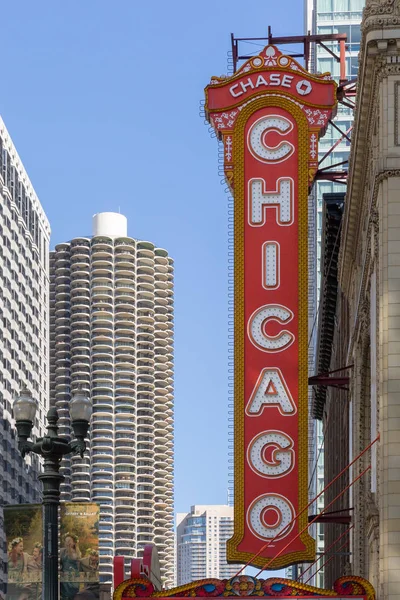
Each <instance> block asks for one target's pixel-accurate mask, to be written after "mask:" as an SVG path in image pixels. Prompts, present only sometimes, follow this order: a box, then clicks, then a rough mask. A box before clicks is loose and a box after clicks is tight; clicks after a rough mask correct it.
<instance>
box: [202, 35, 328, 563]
mask: <svg viewBox="0 0 400 600" xmlns="http://www.w3.org/2000/svg"><path fill="white" fill-rule="evenodd" d="M205 92H206V106H205V108H206V114H207V118H208V120H209V121H210V123H211V125H212V126H213V127H214V129H215V131H216V132H217V133H218V135H219V137H220V139H221V140H222V141H223V144H224V168H225V175H226V179H227V181H228V184H229V186H230V188H231V190H232V192H233V195H234V215H235V216H234V246H235V267H234V275H235V309H234V317H235V356H234V359H235V360H234V363H235V519H234V522H235V529H234V535H233V537H232V538H231V539H230V540H229V541H228V547H227V549H228V560H230V561H232V562H247V561H249V560H250V561H251V564H253V565H254V566H258V567H263V566H264V565H265V564H266V562H268V560H271V559H273V558H274V557H276V558H275V559H274V560H273V562H272V563H271V564H270V565H269V568H271V569H272V568H280V567H283V566H286V565H289V564H292V563H294V562H300V561H306V560H313V559H314V554H315V542H314V540H313V539H312V538H311V537H310V535H309V534H308V531H307V518H308V515H307V511H306V510H304V512H303V513H302V514H301V515H300V516H299V518H298V519H296V518H295V517H296V515H297V514H298V513H300V512H301V511H302V510H303V509H304V508H305V507H306V505H307V502H308V496H307V487H308V473H307V471H308V469H307V462H308V461H307V454H308V453H307V444H308V436H307V414H308V409H307V404H308V388H307V385H308V382H307V379H308V274H307V263H308V246H307V238H308V233H307V223H308V214H307V205H308V189H309V186H310V184H311V183H312V181H313V178H314V175H315V173H316V170H317V168H318V138H319V137H320V135H321V133H323V132H324V130H325V128H326V126H327V124H328V120H329V118H330V117H331V115H332V111H333V110H334V107H335V104H336V86H335V83H334V82H333V81H332V80H331V79H330V77H329V75H310V74H309V73H307V72H306V71H304V70H303V68H302V67H301V66H300V65H299V64H298V63H297V62H296V61H295V60H294V59H293V58H291V57H289V56H284V55H282V54H281V53H280V52H279V51H278V50H277V48H275V47H274V46H267V47H266V48H265V49H264V50H263V51H262V52H261V54H260V55H259V56H256V57H253V58H252V59H251V60H249V61H248V62H246V63H245V64H244V65H242V66H241V68H240V69H239V70H238V71H237V72H236V73H235V74H234V75H233V76H232V77H229V78H216V77H213V78H212V80H211V83H210V85H208V86H207V88H206V90H205ZM254 555H257V556H254Z"/></svg>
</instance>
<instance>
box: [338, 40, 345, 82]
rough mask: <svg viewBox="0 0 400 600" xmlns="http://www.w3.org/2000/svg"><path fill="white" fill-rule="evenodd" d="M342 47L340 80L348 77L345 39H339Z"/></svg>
mask: <svg viewBox="0 0 400 600" xmlns="http://www.w3.org/2000/svg"><path fill="white" fill-rule="evenodd" d="M339 48H340V81H345V79H346V42H345V40H340V41H339Z"/></svg>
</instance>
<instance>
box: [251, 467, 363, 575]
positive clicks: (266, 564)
mask: <svg viewBox="0 0 400 600" xmlns="http://www.w3.org/2000/svg"><path fill="white" fill-rule="evenodd" d="M370 468H371V465H368V467H367V468H366V469H364V471H362V473H360V475H358V476H357V477H356V478H355V479H353V481H352V482H351V483H350V484H349V485H346V487H345V488H344V490H342V491H341V492H340V494H338V495H337V496H336V497H335V498H334V499H333V500H332V501H331V502H329V504H328V505H327V506H326V507H325V508H324V509H322V510H321V512H320V513H319V515H317V516H316V517H315V519H313V520H312V521H310V522H309V523H307V525H306V526H305V527H303V529H302V530H301V531H300V532H299V533H298V534H297V535H296V537H294V538H293V540H291V541H290V542H288V543H287V544H286V546H284V547H283V548H281V550H279V552H278V554H275V556H273V557H272V558H271V559H270V560H269V561H268V562H267V563H265V565H264V566H263V567H262V569H260V570H259V571H258V573H256V577H258V576H259V575H260V573H262V572H263V571H264V570H265V569H268V567H269V566H270V564H272V563H273V562H274V560H276V559H277V558H278V557H279V556H280V555H281V554H282V552H283V551H284V550H286V549H287V548H289V546H290V544H292V543H293V542H294V540H297V538H298V537H300V536H301V534H302V533H304V532H305V531H306V530H307V529H308V528H309V527H310V525H312V524H313V523H315V521H316V520H317V518H318V516H320V515H322V514H324V512H325V511H326V509H327V508H329V507H330V506H332V504H334V503H335V502H336V500H338V499H339V498H340V497H341V496H343V494H344V493H345V492H347V490H348V489H350V488H351V487H352V486H353V485H354V484H355V483H356V482H357V481H358V480H359V479H361V477H363V476H364V475H365V473H367V471H369V470H370ZM285 529H286V527H285ZM285 529H283V530H282V531H285ZM282 531H281V532H280V534H279V535H282Z"/></svg>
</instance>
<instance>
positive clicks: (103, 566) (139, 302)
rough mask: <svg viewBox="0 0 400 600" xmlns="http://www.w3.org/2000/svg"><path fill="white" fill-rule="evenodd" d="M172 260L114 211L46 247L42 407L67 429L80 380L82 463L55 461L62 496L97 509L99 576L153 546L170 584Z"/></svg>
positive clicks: (108, 575)
mask: <svg viewBox="0 0 400 600" xmlns="http://www.w3.org/2000/svg"><path fill="white" fill-rule="evenodd" d="M173 310H174V309H173V260H172V259H171V257H170V256H169V255H168V252H167V251H166V250H163V249H161V248H157V246H155V245H154V244H152V243H151V242H145V241H140V240H136V239H133V238H131V237H129V236H128V233H127V220H126V218H125V217H124V216H123V215H120V214H117V213H100V214H97V215H95V216H94V217H93V236H92V237H79V238H75V239H73V240H72V241H70V242H66V243H62V244H58V245H57V246H56V248H55V250H54V251H53V252H51V253H50V318H51V322H50V361H51V380H50V390H51V402H52V403H53V404H54V405H55V406H56V407H57V409H58V413H59V417H60V426H61V427H60V431H61V434H64V435H69V434H70V431H71V424H70V420H69V412H68V404H69V401H70V399H71V396H72V394H73V393H74V392H75V391H76V389H77V388H78V386H79V385H80V384H81V385H82V386H83V389H84V390H86V391H87V392H88V393H89V394H90V396H91V398H92V402H93V417H92V425H91V429H90V444H89V450H88V451H87V452H86V454H85V459H84V461H83V463H82V460H81V459H80V458H79V457H78V458H77V457H73V458H70V459H66V460H64V461H63V465H62V473H63V475H64V476H65V482H64V484H63V486H62V499H63V500H65V501H68V500H69V501H70V500H75V501H93V502H98V503H99V504H100V507H101V509H100V573H101V580H102V581H103V582H111V580H112V559H113V556H115V555H122V556H125V557H127V558H132V557H136V556H138V555H139V554H140V553H141V550H142V549H143V546H144V545H145V544H147V543H155V544H156V545H157V548H158V551H159V555H160V560H161V568H162V577H163V583H164V584H165V585H172V582H173V567H174V532H173V493H174V490H173V466H174V465H173V437H174V427H173V316H174V312H173Z"/></svg>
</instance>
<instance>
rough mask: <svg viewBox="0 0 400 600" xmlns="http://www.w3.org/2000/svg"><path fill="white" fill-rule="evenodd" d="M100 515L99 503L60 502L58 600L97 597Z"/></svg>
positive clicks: (96, 599)
mask: <svg viewBox="0 0 400 600" xmlns="http://www.w3.org/2000/svg"><path fill="white" fill-rule="evenodd" d="M99 517H100V507H99V505H98V504H95V503H88V502H82V503H80V502H65V503H63V504H61V527H60V598H61V600H79V598H81V597H82V598H83V597H84V598H85V599H87V600H89V599H90V600H99V597H100V584H99Z"/></svg>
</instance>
